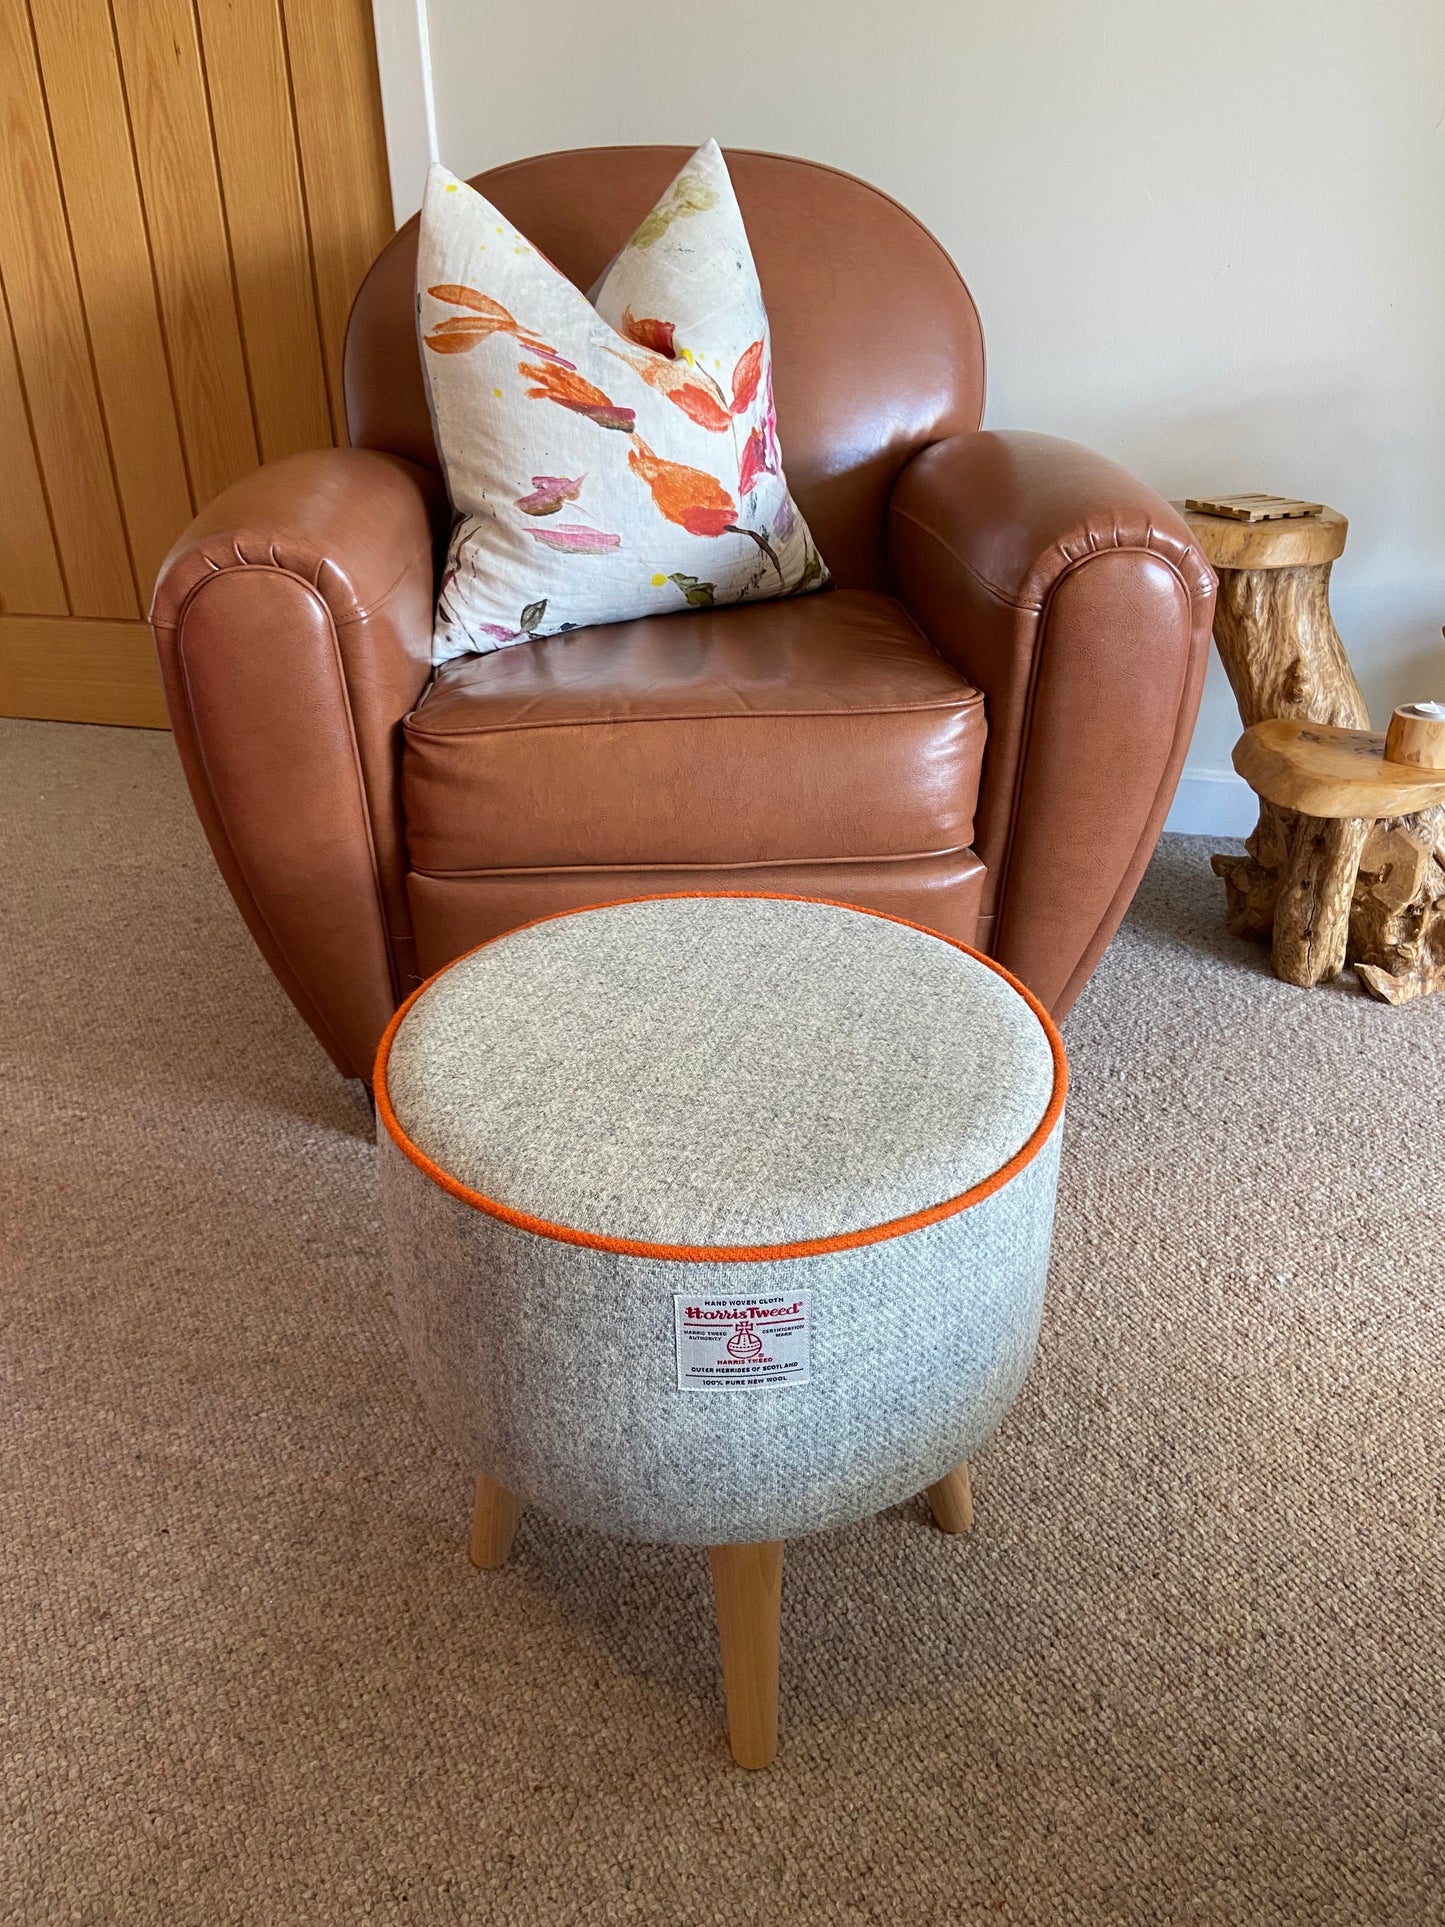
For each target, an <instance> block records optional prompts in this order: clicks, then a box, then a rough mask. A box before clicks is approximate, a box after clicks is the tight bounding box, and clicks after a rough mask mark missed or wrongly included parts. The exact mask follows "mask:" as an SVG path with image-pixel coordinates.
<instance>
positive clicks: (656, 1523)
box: [378, 898, 1062, 1544]
mask: <svg viewBox="0 0 1445 1927" xmlns="http://www.w3.org/2000/svg"><path fill="white" fill-rule="evenodd" d="M549 1018H550V1022H549ZM569 1064H570V1065H571V1066H572V1069H571V1072H570V1078H571V1083H570V1087H569V1081H568V1080H569V1071H568V1065H569ZM1061 1079H1062V1069H1061V1059H1060V1058H1059V1057H1058V1056H1057V1055H1056V1038H1055V1037H1054V1035H1053V1033H1052V1031H1051V1028H1050V1027H1048V1024H1047V1019H1046V1018H1044V1017H1043V1016H1042V1014H1041V1013H1040V1012H1038V1011H1037V1010H1036V1009H1035V1008H1034V1007H1033V1006H1032V1005H1031V1003H1030V1002H1028V1001H1026V999H1025V997H1024V996H1023V995H1022V994H1021V993H1020V992H1019V991H1018V990H1017V989H1016V988H1014V987H1013V986H1012V984H1011V983H1010V982H1009V980H1008V979H1006V978H1005V977H1003V976H1002V975H1001V974H999V973H998V972H996V971H995V970H994V969H993V968H992V967H991V966H989V965H988V964H986V963H984V962H982V961H981V960H979V959H976V958H975V957H973V956H972V955H971V954H970V953H968V952H965V951H963V950H961V949H960V948H959V947H957V946H956V945H953V944H951V943H949V942H947V941H945V940H944V939H941V938H938V937H935V936H932V935H930V934H928V933H926V932H922V931H918V930H915V929H913V928H911V927H910V926H906V925H901V924H898V923H895V922H893V921H892V920H890V919H887V918H883V917H878V916H875V915H872V914H870V913H866V912H860V911H854V910H848V909H844V908H841V907H838V906H832V905H824V904H818V903H812V902H804V901H800V900H793V899H782V900H779V899H763V898H742V899H731V898H699V899H653V900H647V901H642V902H638V903H629V904H624V905H618V906H613V907H610V908H606V909H599V910H591V911H584V912H580V913H577V914H574V915H572V916H568V917H563V918H558V919H553V920H550V921H548V922H546V923H543V924H539V925H536V926H533V927H532V928H531V929H528V930H523V931H518V932H513V933H511V934H510V935H509V936H507V937H505V938H502V939H500V940H498V941H497V942H496V943H495V944H493V945H490V946H486V947H484V948H483V949H482V950H481V951H479V952H475V953H473V955H472V956H471V957H469V958H465V959H463V960H462V961H461V962H460V963H458V964H456V965H454V966H452V967H451V968H450V970H448V971H446V972H444V973H442V974H440V975H439V976H438V977H437V978H436V979H434V980H433V981H432V984H431V985H430V986H429V987H428V988H427V989H426V990H424V991H423V992H422V994H421V995H420V996H419V998H418V999H417V1000H416V1002H415V1003H414V1004H413V1005H412V1007H411V1009H410V1010H409V1011H408V1012H407V1013H405V1014H404V1016H403V1017H402V1019H401V1021H400V1023H399V1025H398V1026H397V1027H396V1028H395V1030H394V1033H393V1036H392V1039H391V1041H390V1044H389V1046H388V1045H384V1046H383V1051H382V1061H381V1063H380V1065H379V1067H378V1090H379V1096H380V1108H381V1114H382V1119H383V1130H382V1133H381V1150H382V1157H381V1181H382V1199H383V1208H384V1218H385V1223H386V1231H387V1240H388V1248H389V1255H390V1261H391V1267H392V1275H393V1279H394V1283H395V1292H396V1301H397V1307H398V1314H399V1318H400V1324H401V1333H402V1340H403V1344H404V1347H405V1351H406V1354H407V1358H408V1362H409V1365H410V1368H411V1371H412V1374H413V1376H414V1378H415V1380H416V1383H417V1385H418V1387H419V1389H420V1391H421V1394H422V1397H423V1399H424V1401H425V1403H426V1406H427V1408H428V1411H429V1412H430V1414H431V1417H432V1419H433V1421H434V1423H435V1424H436V1426H437V1428H438V1430H439V1431H440V1433H441V1434H442V1436H443V1437H444V1438H445V1439H446V1440H447V1442H448V1443H449V1444H450V1445H451V1446H452V1447H453V1449H455V1450H456V1451H457V1452H458V1453H459V1454H460V1455H461V1456H462V1457H463V1459H464V1460H465V1461H466V1462H468V1463H469V1464H471V1465H473V1466H475V1467H476V1468H478V1469H485V1470H486V1471H487V1472H489V1473H490V1474H491V1475H492V1477H494V1478H495V1479H497V1480H499V1481H500V1482H501V1483H502V1484H504V1485H506V1486H507V1487H508V1488H509V1489H511V1490H512V1491H515V1492H516V1493H518V1494H519V1496H521V1497H522V1498H523V1499H524V1500H526V1501H527V1502H528V1503H532V1504H536V1505H538V1506H539V1507H541V1508H543V1509H544V1510H546V1511H548V1512H551V1513H555V1514H557V1515H558V1516H561V1517H563V1518H567V1519H572V1520H575V1521H577V1522H578V1523H585V1524H588V1525H592V1526H595V1527H600V1528H601V1529H603V1530H606V1531H610V1532H612V1533H615V1534H617V1535H618V1536H621V1537H626V1538H636V1539H647V1540H658V1541H680V1542H684V1543H706V1544H722V1543H727V1542H738V1541H750V1540H760V1539H774V1538H784V1537H796V1536H799V1535H801V1534H804V1533H807V1532H812V1531H818V1530H821V1529H824V1528H826V1527H829V1526H835V1525H841V1524H844V1523H846V1522H848V1521H850V1520H852V1519H855V1518H858V1517H861V1516H863V1515H865V1514H867V1513H869V1512H872V1511H876V1510H879V1509H881V1508H882V1507H884V1506H887V1505H890V1504H892V1503H894V1502H895V1501H897V1500H898V1499H900V1498H902V1497H903V1496H905V1495H906V1494H907V1493H909V1492H912V1491H916V1490H918V1489H919V1488H921V1487H922V1486H924V1485H927V1484H929V1483H931V1482H932V1481H933V1480H935V1479H937V1478H939V1477H940V1476H941V1475H942V1474H943V1473H944V1472H945V1471H946V1470H948V1468H949V1467H950V1466H952V1465H954V1464H956V1463H957V1462H958V1461H959V1460H961V1459H964V1458H967V1457H968V1456H969V1455H970V1454H971V1453H972V1452H974V1451H976V1450H977V1448H978V1447H979V1445H980V1444H982V1442H983V1440H984V1439H985V1438H986V1437H987V1436H988V1435H989V1434H990V1433H991V1432H992V1431H993V1429H994V1428H995V1427H996V1425H997V1424H998V1422H999V1420H1000V1419H1001V1418H1002V1416H1003V1414H1004V1413H1005V1411H1006V1410H1007V1409H1008V1406H1009V1404H1010V1403H1011V1401H1012V1400H1013V1398H1014V1396H1015V1394H1016V1393H1017V1391H1018V1388H1019V1386H1020V1385H1021V1383H1022V1381H1023V1377H1024V1374H1025V1372H1026V1371H1027V1369H1028V1366H1029V1362H1030V1360H1031V1358H1032V1355H1033V1349H1034V1345H1035V1341H1036V1338H1037V1333H1038V1326H1039V1319H1040V1315H1041V1311H1042V1304H1043V1292H1044V1283H1045V1278H1046V1274H1047V1270H1048V1255H1049V1242H1050V1236H1051V1231H1052V1221H1053V1203H1054V1193H1055V1187H1056V1183H1057V1175H1058V1160H1059V1147H1060V1141H1061V1131H1062V1111H1061ZM569 1098H570V1104H569ZM969 1197H971V1198H972V1201H971V1202H967V1203H965V1204H964V1205H963V1207H962V1208H955V1206H956V1205H957V1201H958V1200H959V1199H960V1198H969ZM940 1210H941V1211H942V1214H941V1215H938V1213H939V1212H940ZM930 1214H933V1215H930ZM539 1224H540V1225H541V1226H544V1227H548V1228H538V1226H539ZM619 1228H625V1232H626V1235H627V1236H628V1237H630V1238H633V1239H636V1240H640V1241H642V1242H643V1244H644V1249H642V1250H640V1251H639V1250H636V1249H615V1248H611V1247H610V1246H608V1245H607V1244H606V1243H605V1242H603V1241H604V1240H605V1239H606V1238H607V1237H609V1236H615V1234H617V1233H618V1231H619ZM845 1231H850V1232H852V1233H853V1234H854V1235H852V1236H851V1237H849V1238H846V1239H844V1240H843V1241H842V1242H841V1245H840V1244H839V1243H838V1242H837V1240H838V1235H839V1234H840V1233H842V1232H845ZM830 1236H831V1237H832V1238H833V1239H834V1243H833V1244H832V1245H829V1244H828V1243H827V1240H828V1239H829V1238H830ZM810 1241H811V1242H810ZM654 1242H655V1244H656V1246H657V1247H658V1249H657V1250H655V1251H654V1250H650V1249H648V1248H646V1247H647V1245H648V1244H650V1243H654ZM819 1244H822V1245H823V1246H824V1248H822V1249H819V1248H818V1246H819ZM779 1246H781V1247H783V1251H782V1252H779V1251H778V1250H776V1247H779ZM799 1247H801V1248H799ZM759 1248H761V1249H763V1250H765V1251H767V1253H768V1255H762V1256H738V1255H734V1254H736V1253H737V1252H738V1251H742V1250H746V1251H753V1250H757V1249H759ZM785 1253H786V1254H787V1255H784V1254H785ZM680 1254H682V1255H680ZM706 1254H711V1255H706ZM675 1293H686V1294H694V1295H706V1294H709V1293H719V1294H724V1295H727V1296H729V1297H736V1296H753V1297H758V1296H765V1295H768V1294H771V1293H789V1294H799V1293H803V1294H806V1296H807V1299H808V1302H809V1306H810V1323H811V1376H810V1378H809V1381H808V1382H807V1383H806V1384H800V1385H796V1386H788V1387H768V1388H757V1389H742V1388H739V1387H736V1386H728V1387H719V1388H717V1389H715V1390H714V1389H708V1390H706V1391H703V1392H683V1391H680V1390H679V1388H678V1382H677V1374H676V1369H675V1367H676V1357H675V1350H674V1331H673V1305H674V1294H675Z"/></svg>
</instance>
